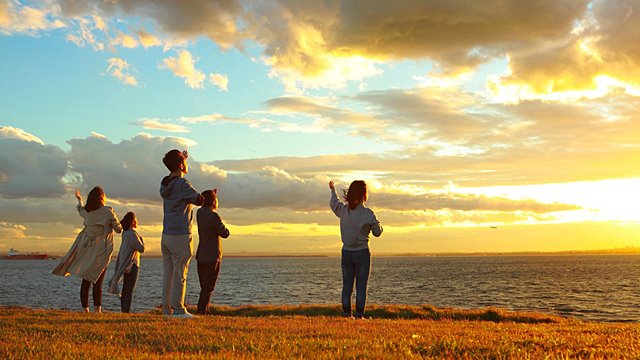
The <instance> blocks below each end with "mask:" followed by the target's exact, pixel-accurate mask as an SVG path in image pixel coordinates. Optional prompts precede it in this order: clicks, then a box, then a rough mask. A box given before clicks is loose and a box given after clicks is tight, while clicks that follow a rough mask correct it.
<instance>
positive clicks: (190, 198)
mask: <svg viewBox="0 0 640 360" xmlns="http://www.w3.org/2000/svg"><path fill="white" fill-rule="evenodd" d="M188 157H189V154H188V153H187V151H186V150H184V151H182V152H181V151H179V150H176V149H174V150H171V151H169V152H167V153H166V154H165V155H164V158H163V159H162V162H163V163H164V165H165V166H166V167H167V169H169V171H170V172H171V173H170V174H169V175H167V176H165V177H164V178H163V179H162V181H161V183H160V195H161V196H162V210H163V215H164V216H163V220H162V238H161V241H160V247H161V250H162V258H163V267H164V271H163V276H162V309H163V313H164V315H165V316H170V315H173V316H174V317H179V318H192V317H193V315H191V314H190V313H189V312H188V311H187V308H186V307H185V306H184V296H185V293H186V290H187V273H188V271H189V262H190V261H191V256H192V255H193V250H192V237H191V223H192V220H193V210H192V205H193V204H195V205H202V195H200V194H199V193H198V192H197V191H196V190H195V189H194V188H193V186H191V183H190V182H189V180H187V179H185V178H184V175H186V174H187V173H188V172H189V167H188V165H187V158H188Z"/></svg>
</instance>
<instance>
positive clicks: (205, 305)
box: [198, 259, 221, 315]
mask: <svg viewBox="0 0 640 360" xmlns="http://www.w3.org/2000/svg"><path fill="white" fill-rule="evenodd" d="M220 264H221V259H217V261H216V262H212V263H209V262H201V261H198V279H199V280H200V298H199V299H198V314H200V315H207V314H209V301H210V300H211V294H212V293H213V289H214V288H215V287H216V281H217V280H218V275H220Z"/></svg>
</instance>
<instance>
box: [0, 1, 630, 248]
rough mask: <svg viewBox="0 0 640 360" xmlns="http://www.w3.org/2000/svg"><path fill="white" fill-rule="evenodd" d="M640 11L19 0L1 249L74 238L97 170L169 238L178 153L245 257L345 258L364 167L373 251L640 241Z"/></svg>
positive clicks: (4, 102)
mask: <svg viewBox="0 0 640 360" xmlns="http://www.w3.org/2000/svg"><path fill="white" fill-rule="evenodd" d="M638 24H640V3H639V2H636V1H609V0H606V1H604V0H603V1H582V0H566V1H565V0H553V1H548V0H530V1H521V0H507V1H505V0H500V1H493V0H489V1H476V0H460V1H446V0H433V1H431V0H423V1H418V0H415V1H410V0H409V1H403V0H401V1H372V0H362V1H357V0H353V1H300V0H291V1H284V0H282V1H275V0H264V1H262V0H255V1H251V0H246V1H245V0H224V1H204V0H188V1H187V0H185V1H173V0H160V1H151V0H120V1H118V0H110V1H91V0H69V1H53V0H50V1H37V2H35V1H34V2H27V1H15V0H0V55H1V56H0V95H1V96H0V253H3V252H6V251H7V250H9V248H11V247H14V248H17V249H20V250H23V251H48V252H52V253H63V252H65V251H66V250H67V249H68V247H69V246H70V244H71V243H72V241H73V240H74V238H75V236H76V234H77V232H78V231H79V230H80V228H81V226H82V219H81V218H80V217H79V216H78V214H77V212H76V211H75V206H74V205H75V199H74V196H73V191H74V190H75V189H76V188H79V189H81V190H82V191H83V193H84V194H86V193H87V191H88V190H90V189H91V188H92V187H93V186H95V185H101V186H103V187H104V189H105V191H106V193H107V196H108V204H109V205H111V206H113V207H114V209H115V210H116V213H117V214H118V216H119V217H122V216H123V215H124V214H125V213H126V212H127V211H132V210H133V211H135V212H136V213H137V214H138V218H139V223H140V225H141V227H140V229H139V232H140V233H141V235H142V236H143V237H144V238H145V241H146V242H147V244H148V248H149V252H151V253H159V238H160V234H161V231H162V223H161V222H162V200H161V198H160V196H159V193H158V189H159V183H160V180H161V178H162V177H163V176H164V175H166V174H167V170H166V168H164V166H163V164H162V162H161V159H162V156H163V155H164V153H165V152H167V151H168V150H171V149H173V148H178V149H188V150H189V152H190V154H191V157H190V158H189V163H190V172H189V174H188V175H187V178H189V179H190V180H191V181H192V183H193V184H194V186H195V187H196V189H198V190H200V191H203V190H205V189H208V188H214V187H217V188H218V189H219V198H220V209H219V213H220V215H221V216H222V218H223V220H224V221H225V222H226V223H227V225H228V227H229V229H230V231H231V237H230V238H229V239H227V240H224V243H223V246H224V248H225V252H226V253H241V252H247V253H264V252H268V253H331V254H338V253H339V249H340V247H341V242H340V235H339V227H338V219H337V218H336V217H335V216H334V215H333V214H332V213H331V212H330V210H329V207H328V202H329V189H328V186H327V183H328V181H329V180H331V179H333V180H335V181H336V184H337V187H338V188H339V189H343V188H346V187H348V185H349V183H350V182H351V181H352V180H355V179H363V180H365V181H367V183H368V185H369V192H370V194H369V202H368V206H369V207H371V208H372V209H373V210H374V211H375V212H376V214H377V216H378V218H379V219H380V220H381V221H382V223H383V226H384V229H385V231H384V234H383V235H382V237H381V238H376V239H373V240H372V243H371V248H372V250H373V251H374V253H380V254H381V253H437V252H483V251H487V252H495V251H498V252H502V251H505V252H511V251H559V250H591V249H605V248H607V249H610V248H622V247H628V246H640V141H639V140H640V120H639V119H638V115H640V27H638ZM116 239H117V244H119V236H117V237H116ZM196 243H197V240H196Z"/></svg>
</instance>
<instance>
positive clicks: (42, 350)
mask: <svg viewBox="0 0 640 360" xmlns="http://www.w3.org/2000/svg"><path fill="white" fill-rule="evenodd" d="M369 310H370V311H369ZM369 310H368V314H369V315H371V316H372V318H371V319H368V320H354V319H345V318H342V317H340V316H338V315H339V308H338V307H336V306H244V307H239V308H234V307H214V308H212V311H213V312H214V313H215V314H217V315H215V316H207V317H199V318H197V319H192V320H177V319H165V318H163V317H162V316H160V315H158V314H157V313H156V311H152V312H151V313H146V314H131V315H127V314H119V313H107V314H102V315H97V314H82V313H79V312H69V311H60V310H31V309H25V308H0V359H62V358H99V359H114V358H143V359H144V358H150V359H151V358H153V359H156V358H166V359H173V358H179V359H191V358H220V359H228V358H248V359H251V358H287V359H290V358H314V359H315V358H367V359H379V358H468V359H487V358H490V359H508V358H522V359H527V358H532V359H544V358H551V359H564V358H634V359H635V358H638V357H640V325H639V324H635V323H633V324H632V323H623V324H622V323H591V322H581V321H576V320H567V319H564V318H559V317H554V316H547V315H543V314H531V313H514V312H507V311H502V310H498V309H487V310H477V311H476V310H474V311H470V310H457V309H439V308H434V307H431V306H422V307H418V306H397V305H389V306H371V307H370V308H369Z"/></svg>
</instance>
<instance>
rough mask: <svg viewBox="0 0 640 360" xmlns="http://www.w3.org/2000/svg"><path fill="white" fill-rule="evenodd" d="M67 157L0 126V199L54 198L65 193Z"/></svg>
mask: <svg viewBox="0 0 640 360" xmlns="http://www.w3.org/2000/svg"><path fill="white" fill-rule="evenodd" d="M66 172H67V154H66V153H65V152H64V151H63V150H62V149H60V148H58V147H57V146H53V145H44V144H43V143H42V140H40V139H39V138H38V137H36V136H35V135H32V134H29V133H27V132H25V131H24V130H21V129H18V128H12V127H0V197H4V198H20V197H27V198H40V197H56V196H59V195H61V194H63V193H64V192H65V185H64V182H63V178H64V176H65V175H66Z"/></svg>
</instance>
